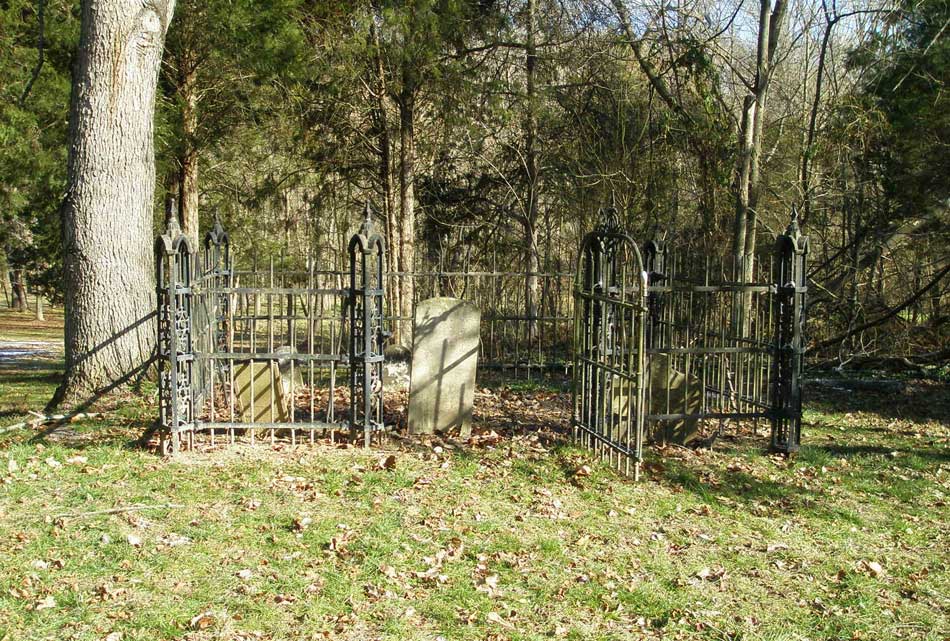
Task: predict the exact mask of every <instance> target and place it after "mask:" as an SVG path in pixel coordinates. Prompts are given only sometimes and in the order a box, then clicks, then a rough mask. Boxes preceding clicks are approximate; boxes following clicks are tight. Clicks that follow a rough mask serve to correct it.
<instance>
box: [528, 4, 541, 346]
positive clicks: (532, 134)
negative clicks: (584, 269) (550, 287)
mask: <svg viewBox="0 0 950 641" xmlns="http://www.w3.org/2000/svg"><path fill="white" fill-rule="evenodd" d="M535 13H536V8H535V0H528V6H527V31H528V33H527V41H526V44H525V82H526V90H527V91H526V94H527V95H526V105H527V113H526V116H525V165H526V173H527V178H528V185H527V187H528V193H527V197H526V198H525V212H524V243H525V264H524V268H525V315H526V316H527V317H528V319H529V320H528V335H529V337H530V338H534V336H535V334H536V333H537V331H538V330H537V322H536V321H535V320H534V319H535V318H536V317H537V315H538V293H539V286H538V285H539V284H538V272H540V271H541V263H540V253H539V251H538V151H537V139H538V117H537V96H536V88H535V83H536V67H537V62H538V56H537V47H536V44H535V22H536V16H535Z"/></svg>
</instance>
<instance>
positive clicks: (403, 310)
mask: <svg viewBox="0 0 950 641" xmlns="http://www.w3.org/2000/svg"><path fill="white" fill-rule="evenodd" d="M403 82H404V83H406V85H405V86H404V87H403V90H402V92H401V93H400V96H399V195H400V207H399V210H400V211H399V214H400V221H399V269H400V270H401V271H403V272H405V273H406V275H405V276H404V277H403V278H402V279H400V280H401V283H400V290H401V291H400V293H399V298H400V310H399V315H400V316H402V317H404V318H407V319H410V320H404V321H403V323H402V327H401V328H400V335H401V336H402V340H403V341H404V342H408V341H409V340H410V337H411V336H412V320H411V317H412V313H413V311H412V310H413V304H412V302H413V296H414V294H415V292H414V289H415V283H414V282H413V280H412V275H411V273H410V272H412V271H413V265H414V264H415V240H416V231H415V229H416V212H415V207H416V199H415V177H416V175H415V159H416V148H415V123H414V118H415V89H414V88H413V87H412V85H411V83H407V80H406V79H405V78H404V79H403Z"/></svg>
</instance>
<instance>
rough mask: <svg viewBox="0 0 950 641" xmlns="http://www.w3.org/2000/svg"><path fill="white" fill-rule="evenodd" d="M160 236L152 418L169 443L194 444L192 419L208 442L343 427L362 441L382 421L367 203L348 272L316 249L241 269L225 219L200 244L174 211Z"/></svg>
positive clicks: (377, 289) (379, 290)
mask: <svg viewBox="0 0 950 641" xmlns="http://www.w3.org/2000/svg"><path fill="white" fill-rule="evenodd" d="M155 247H156V265H157V282H158V290H157V292H158V309H159V314H158V319H159V320H158V333H159V346H160V351H159V359H158V360H159V365H158V366H159V372H160V378H159V393H160V397H161V403H160V405H161V408H162V409H161V413H160V417H159V422H160V427H161V428H162V434H163V446H164V447H166V449H167V450H168V451H169V452H177V451H178V450H179V449H180V448H181V447H183V446H188V445H191V444H193V439H194V434H195V432H196V431H206V432H207V433H208V434H209V435H210V440H211V444H212V445H214V444H215V442H216V440H217V439H218V438H225V439H227V440H229V441H231V442H234V441H235V440H237V439H239V438H246V439H247V440H249V442H250V443H252V444H253V443H255V442H256V441H257V440H258V439H260V438H266V439H268V440H270V441H271V442H274V441H275V440H276V438H277V437H278V435H280V436H283V435H287V436H288V437H289V439H290V441H291V442H292V443H296V442H297V440H298V439H299V438H309V439H310V440H311V441H313V440H314V439H315V434H316V433H318V432H321V431H323V432H325V431H329V432H330V433H331V435H332V434H333V433H334V431H335V430H338V429H344V428H349V429H350V430H352V431H354V432H359V433H362V435H363V438H364V442H366V443H369V441H370V437H371V435H372V434H373V433H374V432H376V431H379V430H380V429H382V427H383V425H382V400H381V399H382V391H383V390H382V358H383V356H382V355H383V342H384V340H385V338H386V332H385V328H384V325H385V318H384V315H383V301H384V299H385V291H384V283H383V278H382V273H383V265H385V244H384V242H383V240H382V238H381V237H380V236H379V235H378V234H376V233H375V231H374V230H373V226H372V222H371V219H370V214H369V211H368V209H367V217H366V221H365V222H364V225H363V227H362V228H361V229H360V231H359V232H358V233H357V234H355V235H354V236H353V237H352V239H351V241H350V244H349V247H348V257H349V273H348V274H342V273H339V272H332V273H326V272H321V271H319V270H317V269H316V263H315V262H313V261H308V264H307V269H306V270H305V271H304V272H302V273H301V272H281V271H279V270H275V268H274V265H273V263H271V264H270V267H269V269H268V270H267V273H266V275H265V274H262V273H261V272H259V271H253V272H250V273H248V272H241V271H238V270H235V269H234V259H233V256H232V253H231V247H230V241H229V239H228V235H227V234H226V233H225V232H224V230H223V229H222V228H221V226H220V224H218V223H216V224H215V227H214V228H213V229H212V230H211V231H210V232H209V233H208V235H207V236H206V238H205V247H204V249H203V251H200V252H196V251H195V248H194V247H192V246H191V243H190V241H189V240H188V239H187V237H185V236H184V235H182V233H181V230H180V228H179V227H178V225H177V221H175V217H174V216H172V217H171V223H170V226H169V229H168V231H167V232H166V233H165V234H163V235H162V236H161V237H160V238H159V239H158V240H157V241H156V246H155ZM199 266H200V269H199ZM242 281H243V282H242ZM173 319H174V320H173ZM341 377H346V378H341ZM347 379H348V385H347V383H346V382H344V381H347ZM341 383H342V384H341Z"/></svg>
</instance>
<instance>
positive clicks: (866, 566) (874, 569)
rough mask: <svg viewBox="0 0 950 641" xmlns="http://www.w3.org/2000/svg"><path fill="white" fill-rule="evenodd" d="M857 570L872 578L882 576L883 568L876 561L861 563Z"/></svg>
mask: <svg viewBox="0 0 950 641" xmlns="http://www.w3.org/2000/svg"><path fill="white" fill-rule="evenodd" d="M858 568H859V569H860V570H861V571H863V572H864V573H865V574H868V575H870V576H872V577H874V578H879V577H882V576H884V567H883V566H881V564H880V563H878V562H877V561H861V562H860V563H858Z"/></svg>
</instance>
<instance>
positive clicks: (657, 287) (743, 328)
mask: <svg viewBox="0 0 950 641" xmlns="http://www.w3.org/2000/svg"><path fill="white" fill-rule="evenodd" d="M601 218H602V222H601V223H600V224H599V225H598V227H597V228H596V229H595V230H594V231H593V232H591V233H590V234H588V235H587V236H586V237H585V238H584V241H583V243H582V246H581V253H580V255H579V258H578V267H577V274H576V280H575V290H574V297H575V304H574V312H575V322H574V411H573V421H572V422H573V431H574V435H575V438H576V439H577V440H578V441H579V442H580V443H582V444H584V445H585V446H586V447H588V448H590V449H593V450H595V451H596V452H598V454H600V455H601V457H602V458H605V459H607V460H610V461H611V462H612V463H613V464H615V465H616V467H617V468H618V469H621V470H623V471H627V472H629V471H630V470H631V467H632V470H633V475H634V477H638V476H639V471H640V464H641V462H642V454H643V443H644V441H645V440H653V441H656V442H661V443H662V442H668V441H674V442H679V443H688V442H690V441H693V440H696V439H698V438H700V437H702V436H703V435H704V429H703V428H705V427H706V426H707V425H708V424H709V422H713V423H714V424H715V425H716V428H717V429H716V431H715V433H716V434H719V433H722V431H723V428H724V425H725V423H727V422H729V421H739V420H751V421H752V422H753V424H754V426H756V428H757V425H758V421H759V420H760V419H762V420H768V421H769V422H770V424H771V441H770V447H771V449H773V450H774V451H777V452H783V453H791V452H795V451H797V450H798V448H799V443H800V433H801V414H802V406H801V402H802V397H801V374H802V358H803V353H804V338H803V328H804V321H805V311H804V310H805V294H806V291H807V288H806V282H805V259H806V256H807V253H808V240H807V238H805V237H803V236H802V235H801V233H800V230H799V228H798V223H797V220H796V219H795V217H794V216H793V220H792V224H791V225H790V226H789V228H788V229H787V230H786V232H785V233H784V234H781V235H779V236H778V238H777V240H776V243H775V246H774V247H773V248H767V252H766V253H765V254H764V255H763V256H761V257H760V258H759V260H758V261H757V262H756V266H755V269H753V270H751V274H752V277H751V278H750V279H746V280H747V281H748V282H746V280H742V279H740V278H736V277H734V276H733V275H734V274H737V273H741V271H742V270H739V269H737V266H736V265H728V264H727V261H726V260H717V259H716V257H715V256H714V255H713V254H711V253H710V252H707V251H704V250H703V249H702V248H697V247H689V246H685V247H667V246H666V245H665V244H664V243H662V242H659V241H650V242H648V243H646V244H645V245H644V251H643V254H642V256H641V253H640V251H639V248H638V246H637V244H636V243H635V242H634V240H633V239H632V238H631V237H630V236H629V235H628V234H627V233H626V232H625V231H624V230H623V229H622V227H621V225H620V223H619V219H618V216H617V212H616V211H614V210H613V209H606V210H602V213H601ZM747 273H748V272H747Z"/></svg>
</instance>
